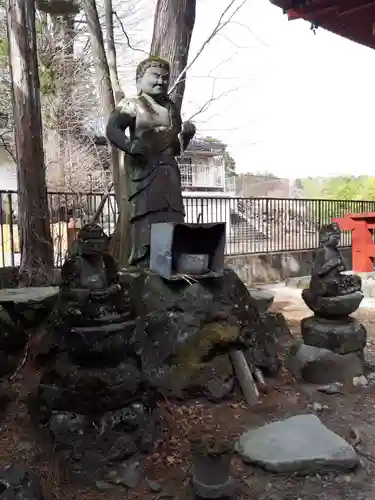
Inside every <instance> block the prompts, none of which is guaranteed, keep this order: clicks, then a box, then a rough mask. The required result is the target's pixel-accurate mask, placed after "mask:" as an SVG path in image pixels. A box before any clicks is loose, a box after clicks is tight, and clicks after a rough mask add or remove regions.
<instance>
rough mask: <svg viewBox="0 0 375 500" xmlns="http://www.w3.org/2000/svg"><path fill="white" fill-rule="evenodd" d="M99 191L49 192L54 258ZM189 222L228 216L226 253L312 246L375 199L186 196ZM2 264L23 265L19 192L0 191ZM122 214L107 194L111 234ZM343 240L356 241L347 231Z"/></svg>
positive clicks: (104, 219) (371, 207)
mask: <svg viewBox="0 0 375 500" xmlns="http://www.w3.org/2000/svg"><path fill="white" fill-rule="evenodd" d="M101 199H102V194H100V193H85V194H80V193H48V200H49V207H50V221H51V231H52V236H53V244H54V254H55V264H56V265H57V266H60V265H61V264H62V262H63V260H64V258H65V254H66V251H67V248H68V227H72V226H74V227H76V228H78V227H80V226H82V225H83V224H84V223H85V222H87V221H88V220H89V219H90V217H91V216H92V215H93V214H94V213H95V212H96V209H97V208H98V206H99V203H100V202H101ZM184 204H185V211H186V219H185V220H186V222H205V223H207V222H225V223H226V228H227V235H226V236H227V242H226V254H227V255H235V254H251V253H265V252H281V251H293V250H309V249H314V248H317V246H318V242H319V241H318V232H319V228H320V227H321V226H322V225H323V224H326V223H329V222H330V221H331V220H332V218H334V217H342V216H343V215H345V214H347V213H359V212H373V211H374V212H375V200H374V201H340V200H312V199H284V198H233V197H218V196H208V195H207V196H202V197H196V196H194V197H191V196H185V197H184ZM0 207H1V208H2V209H1V210H0V244H1V247H0V248H1V250H0V267H4V266H14V265H18V263H19V260H20V253H19V252H20V244H19V230H18V208H17V193H16V192H14V191H6V192H5V191H0ZM116 218H117V207H116V202H115V199H114V195H110V196H109V198H108V199H107V201H106V203H105V205H104V208H103V211H102V213H101V215H100V217H99V222H100V224H101V225H102V226H103V229H104V231H105V232H106V233H107V234H112V233H113V231H114V228H115V222H116ZM341 245H342V246H349V245H351V234H350V233H349V232H343V235H342V239H341Z"/></svg>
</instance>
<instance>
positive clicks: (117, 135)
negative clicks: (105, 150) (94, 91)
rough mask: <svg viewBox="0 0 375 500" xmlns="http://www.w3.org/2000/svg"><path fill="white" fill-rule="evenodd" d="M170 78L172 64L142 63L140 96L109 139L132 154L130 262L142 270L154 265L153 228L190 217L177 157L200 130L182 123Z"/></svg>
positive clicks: (124, 106) (123, 109)
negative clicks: (152, 251) (169, 89)
mask: <svg viewBox="0 0 375 500" xmlns="http://www.w3.org/2000/svg"><path fill="white" fill-rule="evenodd" d="M169 76H170V66H169V63H168V62H167V61H165V60H164V59H161V58H159V57H149V58H148V59H146V60H144V61H142V62H141V63H140V64H139V65H138V67H137V72H136V83H137V92H138V95H137V96H136V97H133V98H124V99H123V100H122V101H121V102H120V103H119V104H118V106H117V108H116V109H115V111H114V112H113V113H112V114H111V116H110V118H109V121H108V124H107V130H106V134H107V138H108V140H109V141H110V142H111V143H112V144H114V145H115V146H116V147H117V148H119V149H120V150H121V151H124V152H125V153H126V169H127V178H128V184H129V192H128V197H129V204H130V212H131V215H130V224H131V241H132V248H131V256H130V264H132V265H137V266H140V267H148V266H149V259H150V233H151V225H152V224H155V223H158V222H175V223H182V222H184V217H185V211H184V205H183V199H182V192H181V175H180V170H179V167H178V164H177V161H176V156H180V155H181V153H182V152H183V151H184V150H185V149H186V148H187V146H188V145H189V143H190V141H191V139H192V138H193V137H194V134H195V126H194V125H193V124H192V123H191V122H185V123H182V120H181V115H180V112H179V111H178V109H177V108H176V106H175V104H174V102H173V101H172V100H171V99H170V98H169V97H168V86H169ZM126 132H128V133H129V137H128V136H127V135H126Z"/></svg>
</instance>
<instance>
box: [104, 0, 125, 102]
mask: <svg viewBox="0 0 375 500" xmlns="http://www.w3.org/2000/svg"><path fill="white" fill-rule="evenodd" d="M104 9H105V26H106V31H107V59H108V67H109V75H110V78H111V83H112V90H113V94H114V97H115V102H116V104H117V103H118V102H120V101H121V99H122V98H123V97H124V93H123V91H122V89H121V85H120V80H119V77H118V71H117V55H116V45H115V36H114V31H113V5H112V0H104Z"/></svg>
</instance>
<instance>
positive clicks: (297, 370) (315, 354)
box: [284, 342, 364, 384]
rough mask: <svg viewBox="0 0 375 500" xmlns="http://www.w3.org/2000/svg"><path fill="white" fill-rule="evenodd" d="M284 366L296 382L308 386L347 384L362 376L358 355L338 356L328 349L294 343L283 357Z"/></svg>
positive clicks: (352, 353) (362, 369) (361, 363)
mask: <svg viewBox="0 0 375 500" xmlns="http://www.w3.org/2000/svg"><path fill="white" fill-rule="evenodd" d="M284 366H285V368H286V369H287V370H289V371H290V372H291V373H292V375H293V376H294V377H295V378H296V379H297V380H300V379H302V380H304V381H305V382H307V383H310V384H330V383H332V382H348V381H351V380H353V377H357V376H360V375H362V374H363V372H364V366H363V362H362V360H361V357H360V355H359V354H357V353H355V352H351V353H349V354H338V353H335V352H332V351H330V350H328V349H323V348H320V347H315V346H310V345H306V344H302V343H300V342H297V343H295V344H294V345H292V346H291V347H290V349H289V352H288V353H287V355H286V356H285V359H284Z"/></svg>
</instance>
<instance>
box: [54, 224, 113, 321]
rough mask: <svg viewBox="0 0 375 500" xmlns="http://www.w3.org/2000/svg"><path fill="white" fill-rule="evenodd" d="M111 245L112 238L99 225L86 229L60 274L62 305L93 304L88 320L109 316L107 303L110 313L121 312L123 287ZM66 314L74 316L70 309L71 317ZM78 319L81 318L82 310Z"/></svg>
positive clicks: (81, 231)
mask: <svg viewBox="0 0 375 500" xmlns="http://www.w3.org/2000/svg"><path fill="white" fill-rule="evenodd" d="M108 244H109V238H108V237H107V235H106V234H105V233H104V232H103V230H102V228H101V227H100V226H99V225H98V224H86V225H85V226H83V228H82V229H81V230H80V232H79V234H78V239H77V241H75V244H74V246H73V248H72V251H71V254H70V256H69V257H68V259H67V260H66V262H65V263H64V265H63V267H62V270H61V285H60V292H61V299H62V303H66V304H70V305H71V306H72V305H73V304H75V305H77V306H79V308H80V307H83V306H84V305H88V306H89V305H90V304H91V307H90V311H91V313H90V314H88V316H98V315H100V314H107V313H108V312H109V311H108V306H106V303H107V302H109V303H110V304H111V309H112V308H113V307H115V308H118V306H119V303H118V302H119V301H120V302H121V295H122V294H121V286H120V284H119V280H118V274H117V266H116V263H115V261H114V259H113V257H112V256H111V255H109V254H108V253H107V247H108ZM116 296H119V297H118V298H116ZM74 309H75V307H73V310H74ZM62 312H64V311H62ZM65 312H66V313H67V314H72V309H70V308H69V313H68V310H67V309H66V310H65ZM86 312H87V313H89V311H86ZM77 314H78V311H77ZM79 315H82V310H80V312H79Z"/></svg>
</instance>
